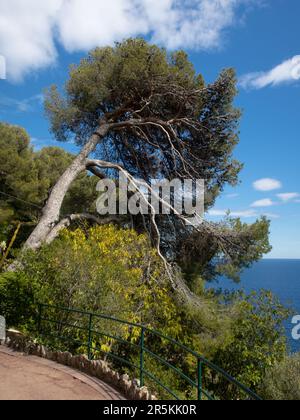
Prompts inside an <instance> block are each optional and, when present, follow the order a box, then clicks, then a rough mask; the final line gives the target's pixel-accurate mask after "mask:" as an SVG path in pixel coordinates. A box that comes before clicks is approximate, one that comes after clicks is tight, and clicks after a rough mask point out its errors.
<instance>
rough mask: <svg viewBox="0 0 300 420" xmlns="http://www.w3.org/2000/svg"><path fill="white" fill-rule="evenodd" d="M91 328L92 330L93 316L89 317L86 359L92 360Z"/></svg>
mask: <svg viewBox="0 0 300 420" xmlns="http://www.w3.org/2000/svg"><path fill="white" fill-rule="evenodd" d="M92 328H93V314H90V315H89V338H88V358H89V360H92Z"/></svg>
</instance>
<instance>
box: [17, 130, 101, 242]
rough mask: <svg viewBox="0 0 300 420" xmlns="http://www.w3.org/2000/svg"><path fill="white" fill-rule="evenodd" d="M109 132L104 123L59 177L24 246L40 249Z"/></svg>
mask: <svg viewBox="0 0 300 420" xmlns="http://www.w3.org/2000/svg"><path fill="white" fill-rule="evenodd" d="M107 132H108V125H106V124H104V125H102V126H101V127H100V129H99V130H98V131H97V133H95V134H94V135H93V136H92V137H91V138H90V139H89V141H88V142H87V143H86V145H85V146H84V148H83V149H82V151H81V152H80V153H79V155H78V156H77V157H76V159H75V160H74V161H73V163H72V164H71V165H70V166H69V167H68V169H67V170H66V171H65V172H64V173H63V175H62V176H61V177H60V178H59V180H58V181H57V183H56V184H55V186H54V187H53V189H52V191H51V194H50V196H49V199H48V201H47V203H46V205H45V207H44V209H43V215H42V217H41V219H40V221H39V223H38V225H37V226H36V228H35V229H34V231H33V232H32V233H31V235H30V236H29V238H28V239H27V241H26V243H25V245H24V247H25V248H26V249H34V250H35V249H38V248H39V247H40V246H41V245H42V243H43V242H45V241H46V238H47V236H48V234H49V233H50V231H51V229H52V228H53V227H54V226H55V225H56V223H57V222H58V221H59V218H60V211H61V207H62V204H63V200H64V198H65V196H66V194H67V192H68V190H69V188H70V186H71V184H72V182H73V181H74V180H75V179H76V178H77V177H78V175H79V174H80V173H82V172H83V171H85V170H86V159H87V158H88V156H89V155H90V153H92V152H93V151H94V150H95V148H96V146H97V144H98V143H99V142H100V141H101V138H103V137H105V135H106V134H107Z"/></svg>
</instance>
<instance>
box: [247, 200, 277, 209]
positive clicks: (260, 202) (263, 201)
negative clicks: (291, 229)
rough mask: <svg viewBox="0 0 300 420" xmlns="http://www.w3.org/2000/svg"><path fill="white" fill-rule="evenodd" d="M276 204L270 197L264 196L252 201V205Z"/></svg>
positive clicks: (268, 205)
mask: <svg viewBox="0 0 300 420" xmlns="http://www.w3.org/2000/svg"><path fill="white" fill-rule="evenodd" d="M275 205H276V203H275V202H274V201H272V200H271V199H270V198H264V199H263V200H258V201H255V202H254V203H252V204H251V207H271V206H275Z"/></svg>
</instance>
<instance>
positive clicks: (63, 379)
mask: <svg viewBox="0 0 300 420" xmlns="http://www.w3.org/2000/svg"><path fill="white" fill-rule="evenodd" d="M124 399H125V398H123V397H122V396H121V395H120V394H119V393H118V392H117V391H115V390H114V389H113V388H111V387H110V386H109V385H107V384H105V383H104V382H102V381H100V380H98V379H96V378H91V377H89V376H87V375H85V374H83V373H81V372H78V371H76V370H73V369H71V368H69V367H65V366H62V365H58V364H57V363H55V362H52V361H49V360H45V359H41V358H39V357H36V356H24V355H23V354H22V353H17V352H13V351H12V350H11V349H8V348H7V347H5V346H0V400H124Z"/></svg>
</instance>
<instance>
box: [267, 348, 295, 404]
mask: <svg viewBox="0 0 300 420" xmlns="http://www.w3.org/2000/svg"><path fill="white" fill-rule="evenodd" d="M260 393H261V395H262V397H263V398H264V399H266V400H284V401H299V400H300V354H299V353H298V354H295V355H293V356H288V357H285V359H284V360H283V361H282V362H281V363H278V364H276V365H275V366H274V367H272V368H271V369H269V370H267V372H266V375H265V377H264V379H263V382H262V385H261V386H260Z"/></svg>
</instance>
